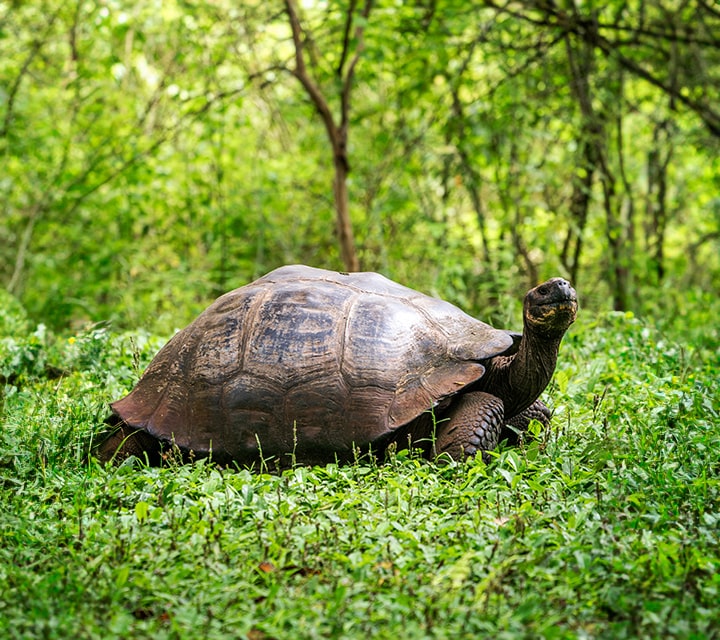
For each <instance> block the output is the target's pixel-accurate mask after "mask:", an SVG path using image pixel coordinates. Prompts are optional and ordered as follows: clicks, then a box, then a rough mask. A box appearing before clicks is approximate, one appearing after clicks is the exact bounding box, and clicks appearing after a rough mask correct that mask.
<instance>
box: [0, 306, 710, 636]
mask: <svg viewBox="0 0 720 640" xmlns="http://www.w3.org/2000/svg"><path fill="white" fill-rule="evenodd" d="M5 302H7V303H3V305H2V307H1V308H2V309H3V311H2V312H0V316H2V317H0V333H1V334H2V335H1V336H0V380H1V382H0V392H1V394H2V395H1V396H0V416H1V420H2V428H1V429H0V532H1V534H0V535H2V542H1V544H0V593H2V598H0V636H1V637H3V638H35V637H37V638H99V637H102V638H127V637H133V638H192V637H198V638H227V637H239V638H248V639H250V640H261V639H269V638H289V637H293V638H319V637H328V638H336V637H337V638H368V637H373V638H390V637H404V638H425V637H427V638H462V637H493V638H524V637H527V638H531V637H532V638H698V639H699V638H713V637H718V636H719V634H720V609H718V605H717V603H718V602H720V572H718V571H717V567H718V564H720V533H719V532H720V416H718V413H719V412H720V388H719V387H718V385H717V379H718V374H719V373H720V357H719V356H720V350H719V349H720V340H719V336H718V329H717V325H716V324H713V323H712V322H711V319H712V318H713V317H717V313H716V312H717V311H718V309H717V306H718V305H717V303H716V302H714V301H712V300H710V299H703V298H702V296H700V299H698V300H696V301H695V303H693V305H691V306H689V307H688V306H685V307H684V309H685V312H684V313H678V314H676V315H675V316H673V317H670V318H667V319H665V320H664V321H663V322H662V323H649V322H646V321H644V320H642V319H638V318H636V317H633V316H632V315H630V314H621V313H604V314H599V315H595V316H594V317H591V314H584V315H582V316H581V318H580V320H579V321H578V323H577V325H576V326H575V327H573V329H571V332H570V334H569V335H568V337H567V339H566V341H565V343H564V344H563V347H562V350H561V357H560V362H559V365H558V369H557V371H556V375H555V379H554V381H553V383H552V385H551V387H550V388H549V389H548V390H547V392H546V394H545V396H544V397H545V398H546V399H547V400H548V402H549V403H551V404H552V405H553V406H554V409H555V418H554V421H553V424H552V427H551V428H550V429H549V430H547V431H537V433H535V437H534V438H530V439H528V441H527V442H526V443H525V444H524V445H523V446H522V447H520V448H516V449H508V448H501V449H500V450H499V451H498V452H497V455H496V456H494V459H493V460H492V461H491V463H490V464H489V465H485V464H484V463H483V462H482V461H481V460H479V459H478V460H472V461H468V462H465V463H450V464H439V463H436V462H432V461H425V460H421V459H418V458H417V457H416V456H414V455H412V454H411V453H408V452H405V451H397V452H395V453H394V454H393V455H391V457H390V459H389V460H388V461H387V462H386V463H385V464H382V465H374V464H362V463H359V464H354V465H348V466H336V465H328V466H326V467H322V468H319V467H318V468H305V467H298V468H295V469H292V470H289V471H287V472H285V473H283V474H281V475H278V474H270V473H263V474H252V473H250V472H248V471H245V470H231V469H222V468H219V467H218V466H216V465H214V464H212V462H207V461H198V462H196V463H195V464H192V465H186V466H182V467H179V466H173V465H172V464H170V465H169V466H168V467H167V468H161V469H157V468H155V469H152V468H146V467H145V466H144V465H143V464H141V463H140V461H137V460H135V461H132V460H131V461H128V462H126V463H125V464H123V465H122V466H120V467H117V468H103V467H101V466H99V465H98V464H97V463H95V462H94V461H93V460H92V459H89V460H88V459H87V458H86V452H87V449H88V446H89V445H90V443H91V442H92V440H93V438H95V437H96V436H97V434H98V432H99V431H100V430H101V428H102V420H103V418H104V417H105V415H106V412H107V402H108V401H109V400H111V399H114V398H117V397H119V396H121V395H122V394H124V393H125V392H126V391H127V390H128V389H129V388H131V387H132V385H133V384H134V383H135V381H136V380H137V378H138V376H139V374H140V373H141V371H142V370H143V368H144V367H145V366H146V365H147V363H148V362H149V361H150V359H151V358H152V356H153V355H154V353H155V352H156V351H157V349H158V348H159V346H160V345H161V344H162V342H163V340H164V338H163V337H157V336H152V335H146V334H144V333H141V332H133V333H125V334H118V333H116V332H113V331H111V330H108V329H106V328H103V327H98V326H96V327H92V328H90V329H88V330H85V331H83V332H80V333H77V334H75V335H72V336H70V337H68V336H53V335H50V333H49V332H48V331H46V330H45V329H44V328H43V327H42V326H33V325H32V324H31V323H30V322H29V321H28V320H27V318H26V317H25V316H24V315H23V312H22V309H21V308H20V307H19V305H15V304H11V301H9V300H8V301H5Z"/></svg>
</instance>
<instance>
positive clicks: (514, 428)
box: [500, 400, 552, 446]
mask: <svg viewBox="0 0 720 640" xmlns="http://www.w3.org/2000/svg"><path fill="white" fill-rule="evenodd" d="M550 418H552V411H551V410H550V409H548V408H547V406H546V405H545V403H544V402H541V401H540V400H535V402H533V403H532V404H531V405H530V406H529V407H528V408H527V409H525V411H521V412H520V413H518V414H517V415H516V416H514V417H513V418H510V420H507V421H506V422H505V425H504V426H503V428H502V430H501V432H500V441H502V440H507V442H508V444H509V445H511V446H516V445H517V444H518V442H519V441H520V438H521V437H522V435H523V434H525V433H527V430H528V425H529V424H530V422H531V421H532V420H537V421H538V422H539V423H540V424H542V425H543V427H548V426H550Z"/></svg>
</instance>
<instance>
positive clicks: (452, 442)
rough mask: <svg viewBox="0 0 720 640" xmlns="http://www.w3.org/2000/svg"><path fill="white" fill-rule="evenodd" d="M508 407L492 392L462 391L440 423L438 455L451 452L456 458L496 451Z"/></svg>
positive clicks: (486, 460)
mask: <svg viewBox="0 0 720 640" xmlns="http://www.w3.org/2000/svg"><path fill="white" fill-rule="evenodd" d="M503 415H504V408H503V403H502V400H500V398H498V397H496V396H493V395H490V394H489V393H483V392H475V393H466V394H464V395H461V396H460V397H459V398H458V399H457V400H456V401H455V402H453V405H452V407H451V408H450V411H449V412H448V415H447V418H448V419H447V420H445V421H442V422H440V423H439V424H438V430H437V434H436V440H435V451H434V453H435V455H436V456H438V455H440V454H443V453H447V454H448V455H449V456H450V457H451V458H453V459H454V460H462V459H463V458H466V457H470V456H474V455H475V454H476V453H478V452H483V459H484V460H485V462H488V460H489V456H487V455H486V454H485V451H492V450H493V449H495V447H497V445H498V442H499V441H500V430H501V428H502V426H503Z"/></svg>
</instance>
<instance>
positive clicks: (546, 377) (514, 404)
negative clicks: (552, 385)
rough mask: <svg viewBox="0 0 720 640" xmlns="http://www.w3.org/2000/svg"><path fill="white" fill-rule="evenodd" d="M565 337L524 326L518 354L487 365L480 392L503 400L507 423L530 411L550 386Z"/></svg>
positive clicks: (490, 361)
mask: <svg viewBox="0 0 720 640" xmlns="http://www.w3.org/2000/svg"><path fill="white" fill-rule="evenodd" d="M563 334H564V331H563V332H561V333H560V334H559V335H556V334H549V335H548V334H542V333H539V332H538V331H535V330H533V329H532V328H531V327H528V326H527V325H525V330H524V332H523V337H522V340H521V342H520V346H519V349H518V351H517V353H516V354H514V355H512V356H497V357H495V358H493V359H492V360H489V361H488V362H487V364H486V366H487V370H486V372H485V375H484V376H483V377H482V379H481V387H480V390H482V391H486V392H487V393H491V394H493V395H495V396H497V397H499V398H500V399H501V400H502V401H503V403H504V405H505V419H506V420H508V419H510V418H512V417H513V416H516V415H517V414H518V413H520V412H521V411H524V410H525V409H527V408H528V407H529V406H530V405H531V404H532V403H533V402H535V400H537V398H538V396H539V395H540V394H541V393H542V392H543V391H544V390H545V387H547V385H548V383H549V382H550V379H551V378H552V375H553V372H554V371H555V363H556V362H557V355H558V349H559V348H560V341H561V340H562V337H563Z"/></svg>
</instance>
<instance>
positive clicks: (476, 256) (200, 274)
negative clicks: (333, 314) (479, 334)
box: [0, 0, 720, 332]
mask: <svg viewBox="0 0 720 640" xmlns="http://www.w3.org/2000/svg"><path fill="white" fill-rule="evenodd" d="M293 16H294V17H295V19H296V22H295V25H294V26H296V27H298V30H297V32H295V33H294V32H293V29H292V28H291V27H292V26H293V23H292V20H291V17H293ZM301 65H302V68H301ZM718 105H720V10H718V8H717V5H716V4H715V3H713V2H704V1H692V0H691V1H688V2H682V3H678V2H671V1H669V0H612V1H610V2H602V3H599V2H594V1H590V2H580V1H579V0H555V1H553V0H549V1H548V0H529V1H512V0H511V1H509V2H502V3H497V2H495V1H494V0H415V1H414V2H400V1H399V0H376V1H374V2H373V1H372V0H346V1H345V2H323V1H321V0H305V1H303V2H296V0H286V1H285V2H280V1H278V0H272V1H270V2H266V1H264V0H263V1H262V2H261V1H259V0H257V1H255V0H248V1H244V2H232V1H230V0H213V1H212V2H210V1H206V2H198V1H193V0H188V1H183V0H142V1H141V2H129V1H128V0H102V1H101V0H96V1H92V0H71V1H70V2H68V1H67V0H63V1H62V2H60V1H59V0H37V1H34V2H24V1H22V0H10V1H5V2H0V286H2V287H3V288H4V289H5V290H6V291H7V292H8V293H9V294H10V295H11V296H12V299H13V300H19V301H20V302H21V303H22V305H23V307H24V308H25V309H26V310H27V313H28V315H29V318H31V319H33V320H34V321H36V322H40V321H42V322H44V323H45V324H47V325H48V326H49V327H50V328H52V329H54V330H72V329H77V328H80V327H83V326H85V325H86V324H88V323H92V322H99V321H106V320H109V321H111V322H112V323H113V324H114V326H116V327H118V328H125V327H136V326H144V327H145V328H146V329H148V330H151V331H159V332H169V331H171V330H172V329H173V328H174V327H178V326H182V325H183V324H185V323H186V322H188V321H190V320H191V319H192V317H194V315H195V314H196V313H197V312H199V311H200V310H201V309H202V308H204V307H205V306H206V305H207V303H208V302H209V301H210V300H212V299H213V298H214V297H216V296H217V295H219V294H220V293H222V292H224V291H226V290H228V289H231V288H235V287H237V286H241V285H242V284H244V283H246V282H248V281H249V280H251V279H253V278H255V277H257V276H259V275H261V274H263V273H264V272H266V271H268V270H270V269H272V268H274V267H276V266H279V265H281V264H284V263H292V262H303V263H307V264H311V265H314V266H320V267H327V268H333V269H343V268H349V266H352V265H349V262H348V256H354V257H355V259H356V260H357V264H359V267H360V268H362V269H368V270H377V271H381V272H383V273H384V274H386V275H388V276H389V277H391V278H393V279H396V280H399V281H401V282H403V283H405V284H408V285H410V286H413V287H415V288H419V289H421V290H423V291H426V292H429V293H431V294H435V295H439V296H442V297H444V298H446V299H449V300H451V301H453V302H455V303H457V304H459V305H461V306H463V307H464V308H466V309H467V310H468V311H469V312H471V313H474V314H476V315H478V317H480V318H481V319H485V320H495V321H497V320H498V319H506V317H507V315H508V313H509V311H510V310H511V307H509V305H515V304H516V301H517V300H519V298H520V297H521V294H522V292H523V291H524V290H525V289H526V288H527V287H528V286H529V285H532V284H534V283H536V282H537V281H539V280H542V279H544V278H547V277H550V276H552V275H556V274H560V275H564V276H566V277H569V278H571V279H572V280H573V282H574V283H575V285H576V286H577V288H578V290H579V291H580V292H581V295H582V303H583V306H584V307H585V308H587V309H602V308H612V309H615V310H623V311H626V310H627V311H634V312H635V313H644V314H652V315H654V316H655V317H662V316H663V315H665V316H668V315H673V317H680V318H681V317H682V311H683V308H684V307H685V306H686V305H687V304H688V300H689V299H694V300H696V301H697V300H702V299H703V296H708V295H709V296H712V297H714V296H716V295H717V294H718V292H719V291H720V259H719V258H718V255H719V254H720V251H719V249H720V196H719V195H718V194H720V153H719V151H720V106H718ZM340 170H343V171H345V174H342V176H341V179H342V180H343V184H347V188H348V198H347V200H348V201H347V203H345V204H343V202H342V201H341V199H339V197H338V192H337V188H334V186H333V185H334V182H333V181H335V187H337V180H338V176H339V175H341V174H339V171H340ZM343 208H345V210H344V211H343ZM343 214H345V215H347V218H348V219H349V221H350V224H351V231H352V235H351V236H350V238H349V239H348V238H347V237H346V236H343V234H342V233H338V229H339V228H340V221H341V219H342V215H343ZM2 299H3V300H5V299H7V300H10V299H11V298H9V297H8V298H2ZM3 304H5V303H4V302H3Z"/></svg>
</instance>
